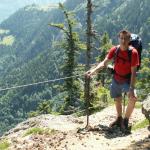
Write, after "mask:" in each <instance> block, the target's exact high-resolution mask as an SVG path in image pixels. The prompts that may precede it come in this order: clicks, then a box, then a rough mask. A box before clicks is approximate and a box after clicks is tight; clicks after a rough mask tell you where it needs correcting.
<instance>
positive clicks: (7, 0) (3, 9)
mask: <svg viewBox="0 0 150 150" xmlns="http://www.w3.org/2000/svg"><path fill="white" fill-rule="evenodd" d="M64 1H65V0H0V23H1V22H2V21H3V20H4V19H7V18H8V17H9V16H10V15H11V14H13V13H14V12H15V11H17V10H18V9H19V8H22V7H24V6H26V5H30V4H33V3H35V4H49V3H58V2H64Z"/></svg>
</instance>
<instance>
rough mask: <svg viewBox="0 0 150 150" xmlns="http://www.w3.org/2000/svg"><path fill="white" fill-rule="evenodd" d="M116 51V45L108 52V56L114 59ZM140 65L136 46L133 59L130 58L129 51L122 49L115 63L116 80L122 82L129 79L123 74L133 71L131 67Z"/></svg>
mask: <svg viewBox="0 0 150 150" xmlns="http://www.w3.org/2000/svg"><path fill="white" fill-rule="evenodd" d="M115 51H116V46H115V47H112V48H111V49H110V51H109V52H108V54H107V58H108V59H114V56H115V55H116V54H115ZM120 57H121V58H123V59H125V60H126V61H124V60H123V59H121V58H120ZM138 65H139V56H138V52H137V50H136V49H135V48H133V49H132V54H131V61H130V60H129V56H128V51H127V50H121V49H120V50H119V53H118V56H117V57H116V59H115V64H114V69H115V71H116V74H115V75H114V78H115V80H117V81H118V82H121V83H122V82H125V81H127V80H128V79H126V78H124V77H121V76H124V75H127V74H129V73H131V67H135V66H138ZM119 75H121V76H119Z"/></svg>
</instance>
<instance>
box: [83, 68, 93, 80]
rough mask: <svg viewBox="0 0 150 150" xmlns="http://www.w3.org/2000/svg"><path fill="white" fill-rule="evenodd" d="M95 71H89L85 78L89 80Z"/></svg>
mask: <svg viewBox="0 0 150 150" xmlns="http://www.w3.org/2000/svg"><path fill="white" fill-rule="evenodd" d="M94 72H95V71H94V69H93V70H89V71H87V72H86V73H85V76H86V77H87V78H91V76H92V75H93V74H94Z"/></svg>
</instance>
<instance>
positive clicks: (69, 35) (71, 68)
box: [50, 3, 83, 110]
mask: <svg viewBox="0 0 150 150" xmlns="http://www.w3.org/2000/svg"><path fill="white" fill-rule="evenodd" d="M59 7H60V9H61V10H62V12H63V14H64V17H65V23H64V24H65V25H64V24H50V26H52V27H56V28H58V29H60V30H62V31H63V32H64V36H65V41H64V43H63V44H62V48H64V49H65V56H66V58H65V64H64V66H63V73H64V75H65V76H66V77H71V76H73V75H75V74H76V73H75V68H76V67H77V59H76V54H77V51H78V49H79V47H78V45H80V47H81V46H82V47H83V45H81V43H80V42H79V35H78V33H77V32H75V31H74V27H75V25H76V20H75V18H74V16H73V13H72V12H69V11H67V10H66V9H65V7H64V6H63V5H62V4H61V3H59ZM76 82H77V80H76V79H75V78H68V79H66V80H65V85H64V89H65V90H66V91H67V93H68V94H67V95H68V96H67V97H66V98H65V103H64V106H63V107H62V110H63V109H64V110H65V109H68V106H70V105H72V106H74V104H75V101H76V99H77V98H78V97H79V92H78V91H79V86H77V84H76Z"/></svg>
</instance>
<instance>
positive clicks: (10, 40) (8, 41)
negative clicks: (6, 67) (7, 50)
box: [0, 35, 15, 46]
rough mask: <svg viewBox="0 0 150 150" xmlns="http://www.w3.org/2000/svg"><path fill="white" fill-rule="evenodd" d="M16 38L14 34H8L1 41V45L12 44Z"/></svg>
mask: <svg viewBox="0 0 150 150" xmlns="http://www.w3.org/2000/svg"><path fill="white" fill-rule="evenodd" d="M14 40H15V38H14V37H13V36H12V35H9V36H6V37H4V38H3V39H2V41H0V45H6V46H12V44H13V43H14Z"/></svg>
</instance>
